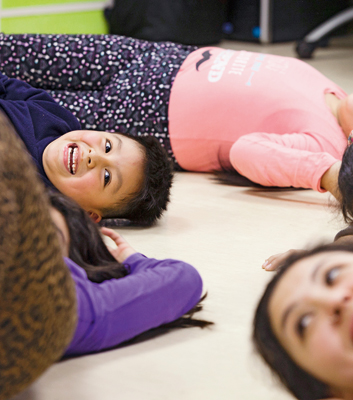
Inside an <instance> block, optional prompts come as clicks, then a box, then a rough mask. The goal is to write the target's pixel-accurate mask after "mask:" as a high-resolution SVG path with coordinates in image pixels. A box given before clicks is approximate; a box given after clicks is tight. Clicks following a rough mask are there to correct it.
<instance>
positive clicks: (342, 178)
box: [338, 145, 353, 223]
mask: <svg viewBox="0 0 353 400" xmlns="http://www.w3.org/2000/svg"><path fill="white" fill-rule="evenodd" d="M338 188H339V191H340V193H341V200H340V208H341V212H342V214H343V218H344V220H345V221H346V222H347V223H353V146H352V145H351V146H348V147H347V148H346V150H345V152H344V154H343V157H342V164H341V168H340V172H339V174H338Z"/></svg>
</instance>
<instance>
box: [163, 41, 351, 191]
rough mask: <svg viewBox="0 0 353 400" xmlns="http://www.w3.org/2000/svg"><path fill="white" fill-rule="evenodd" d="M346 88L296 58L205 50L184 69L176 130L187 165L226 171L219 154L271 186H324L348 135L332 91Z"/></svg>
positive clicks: (175, 90) (177, 90)
mask: <svg viewBox="0 0 353 400" xmlns="http://www.w3.org/2000/svg"><path fill="white" fill-rule="evenodd" d="M325 93H333V94H335V95H336V96H337V97H338V98H343V97H345V96H346V93H345V92H344V91H343V90H342V89H341V88H339V87H338V86H337V85H336V84H335V83H333V82H332V81H330V80H329V79H327V78H326V77H324V76H323V75H322V74H321V73H320V72H318V71H317V70H315V69H314V68H312V67H311V66H309V65H308V64H306V63H304V62H302V61H300V60H297V59H295V58H287V57H280V56H274V55H269V54H261V53H251V52H248V51H232V50H224V49H220V48H213V47H207V48H201V49H198V50H197V51H195V52H193V53H191V54H190V55H189V56H188V57H187V58H186V60H185V61H184V63H183V64H182V66H181V68H180V71H179V72H178V74H177V76H176V79H175V82H174V84H173V87H172V92H171V98H170V105H169V131H170V140H171V145H172V149H173V152H174V154H175V157H176V159H177V161H178V162H179V164H180V165H181V166H182V167H183V168H184V169H186V170H189V171H212V170H214V169H219V167H220V163H219V157H221V158H222V159H225V160H229V161H230V163H231V164H232V166H233V167H234V168H235V169H236V170H237V171H238V172H240V173H241V174H242V175H244V176H246V177H247V178H249V179H251V180H252V181H253V182H257V183H260V184H262V185H265V186H293V187H302V188H312V189H315V190H318V191H324V190H323V189H321V188H320V179H321V177H322V175H323V174H324V172H325V171H326V170H327V169H328V168H329V167H331V166H332V165H333V164H334V163H335V162H336V161H338V160H341V158H342V154H343V152H344V150H345V148H346V146H347V139H346V137H345V135H344V133H343V131H342V129H341V128H340V126H339V125H338V123H337V120H336V118H335V117H334V116H333V114H332V113H331V111H330V109H329V108H328V106H327V105H326V103H325V98H324V94H325Z"/></svg>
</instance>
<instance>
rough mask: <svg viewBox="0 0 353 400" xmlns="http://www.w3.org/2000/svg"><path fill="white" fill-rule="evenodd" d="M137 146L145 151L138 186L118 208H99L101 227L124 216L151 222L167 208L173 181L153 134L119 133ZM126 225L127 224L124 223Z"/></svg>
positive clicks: (138, 222) (132, 220)
mask: <svg viewBox="0 0 353 400" xmlns="http://www.w3.org/2000/svg"><path fill="white" fill-rule="evenodd" d="M119 134H120V135H124V136H127V137H129V138H130V139H132V140H134V141H136V142H137V143H139V144H140V145H141V147H142V148H143V150H144V154H145V164H144V181H143V185H142V189H141V190H140V191H138V192H137V193H135V194H134V195H132V196H130V198H127V199H126V200H125V206H124V207H123V208H122V209H121V206H120V209H118V208H117V209H115V210H111V209H110V210H103V221H102V223H101V225H104V226H119V225H123V224H120V223H119V219H121V218H124V219H126V220H129V222H130V223H132V224H135V225H146V226H149V225H152V224H153V223H155V222H156V221H157V219H158V218H160V216H161V215H162V213H163V211H165V210H166V209H167V204H168V202H169V200H170V188H171V186H172V182H173V165H172V162H171V161H170V160H169V158H168V154H167V152H166V151H165V150H164V148H163V147H162V146H161V144H160V143H159V141H158V140H157V139H156V138H154V137H153V136H130V135H128V134H122V133H119ZM127 224H128V223H127Z"/></svg>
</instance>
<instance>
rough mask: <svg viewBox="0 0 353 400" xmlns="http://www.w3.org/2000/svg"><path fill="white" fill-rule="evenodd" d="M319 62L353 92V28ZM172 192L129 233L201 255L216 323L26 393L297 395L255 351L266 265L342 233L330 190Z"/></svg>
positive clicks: (88, 360)
mask: <svg viewBox="0 0 353 400" xmlns="http://www.w3.org/2000/svg"><path fill="white" fill-rule="evenodd" d="M222 47H227V48H233V49H247V50H253V51H261V52H265V53H275V54H279V55H285V56H295V53H294V49H293V44H292V43H290V44H275V45H270V46H260V45H253V44H249V43H239V42H224V43H222ZM310 64H311V65H313V66H314V67H315V68H317V69H319V70H320V71H322V72H323V73H324V74H325V75H327V76H328V77H330V78H331V79H332V80H333V81H335V82H337V83H338V84H339V85H340V86H342V87H343V88H344V89H345V90H346V91H347V92H349V93H350V92H353V40H352V38H349V39H344V40H339V39H336V40H335V41H332V45H331V46H330V47H329V48H325V49H319V50H318V51H316V53H315V56H314V58H313V60H312V61H310ZM172 194H173V195H172V202H171V204H170V207H169V209H168V212H167V213H166V214H165V216H164V218H163V219H162V220H161V221H160V222H159V224H158V225H157V226H155V227H153V228H150V229H143V230H139V229H124V231H123V232H122V233H123V235H124V236H125V237H126V239H128V240H129V241H130V242H131V244H132V245H133V246H134V247H135V248H136V249H137V250H139V251H140V252H142V253H144V254H146V255H147V256H151V257H156V258H167V257H168V258H169V257H170V258H180V259H184V260H185V261H188V262H190V263H191V264H193V265H194V266H195V267H196V268H197V269H198V270H199V271H200V273H201V275H202V277H203V280H204V289H205V291H207V292H208V298H207V300H206V301H205V309H204V312H202V314H201V315H200V316H201V317H203V318H207V319H210V320H212V321H214V322H215V323H216V325H215V326H214V327H213V328H211V329H206V330H204V331H201V330H199V329H190V330H184V331H175V332H172V333H169V334H167V335H165V336H163V337H160V338H156V339H153V340H151V341H147V342H144V343H141V344H137V345H133V346H130V347H126V348H123V349H118V350H112V351H109V352H105V353H102V354H96V355H90V356H85V357H80V358H76V359H72V360H69V361H65V362H60V363H58V364H56V365H54V366H52V367H51V368H50V369H49V370H48V371H47V372H46V373H45V374H44V375H43V376H42V377H41V378H40V379H39V380H38V381H37V382H36V383H35V384H34V385H32V387H30V388H29V389H28V390H26V391H25V392H24V393H22V394H21V395H19V396H17V397H16V400H117V399H119V400H182V399H183V400H199V399H200V400H201V399H202V400H231V399H232V400H233V399H242V400H247V399H249V400H252V399H264V400H270V399H271V400H285V399H289V398H290V396H288V395H287V394H285V393H284V392H283V391H282V390H280V389H278V388H277V386H276V384H275V383H274V382H273V381H272V378H271V377H270V376H269V374H268V373H267V371H266V370H265V369H264V368H263V367H262V364H261V363H260V362H259V360H258V359H257V358H256V357H255V356H254V355H253V352H252V346H251V342H250V337H249V336H250V330H251V321H252V315H253V310H254V307H255V305H256V302H257V299H258V297H259V296H260V293H261V292H262V290H263V287H264V285H265V284H266V282H267V281H268V279H269V278H270V277H271V273H269V272H265V271H263V270H262V269H261V265H262V263H263V262H264V260H265V258H267V257H268V256H270V255H272V254H275V253H279V252H282V251H285V250H287V249H289V248H299V247H303V246H305V245H306V244H307V243H317V242H318V241H321V240H332V238H333V236H334V234H335V233H336V232H337V231H338V230H339V229H340V228H341V227H342V226H343V223H342V221H341V220H340V219H339V218H337V213H335V212H334V209H333V207H332V206H330V205H329V202H330V198H329V196H328V195H326V194H319V193H316V192H313V191H311V190H306V191H285V192H282V191H266V190H256V189H244V188H236V187H227V186H222V185H216V184H215V183H213V182H212V181H211V180H210V179H209V175H207V174H195V173H179V174H178V175H177V176H176V181H175V185H174V188H173V192H172Z"/></svg>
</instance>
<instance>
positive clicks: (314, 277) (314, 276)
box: [281, 261, 324, 329]
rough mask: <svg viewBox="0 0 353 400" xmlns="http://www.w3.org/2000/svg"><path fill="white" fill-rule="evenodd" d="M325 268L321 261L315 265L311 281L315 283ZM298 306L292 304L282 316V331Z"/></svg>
mask: <svg viewBox="0 0 353 400" xmlns="http://www.w3.org/2000/svg"><path fill="white" fill-rule="evenodd" d="M323 266H324V264H323V263H322V261H319V262H318V263H317V264H316V265H315V267H314V269H313V271H312V273H311V275H310V279H311V280H312V281H315V280H316V279H317V276H318V273H319V271H320V269H321V268H322V267H323ZM297 305H298V303H297V302H295V303H293V304H291V305H290V306H288V307H287V308H286V311H285V312H284V313H283V316H282V319H281V327H282V329H283V328H284V325H285V324H286V323H287V319H288V317H289V315H290V313H291V312H292V311H293V309H294V308H295V307H296V306H297Z"/></svg>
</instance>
